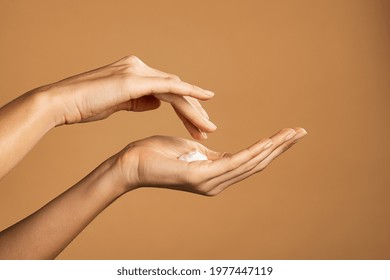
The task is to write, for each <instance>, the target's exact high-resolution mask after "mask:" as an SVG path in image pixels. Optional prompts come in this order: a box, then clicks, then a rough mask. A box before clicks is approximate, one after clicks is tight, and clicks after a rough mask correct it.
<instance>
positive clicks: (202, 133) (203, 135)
mask: <svg viewBox="0 0 390 280" xmlns="http://www.w3.org/2000/svg"><path fill="white" fill-rule="evenodd" d="M200 134H201V135H202V137H203V138H204V139H207V134H206V133H205V132H203V131H201V132H200Z"/></svg>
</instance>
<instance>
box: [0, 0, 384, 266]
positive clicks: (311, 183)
mask: <svg viewBox="0 0 390 280" xmlns="http://www.w3.org/2000/svg"><path fill="white" fill-rule="evenodd" d="M389 12H390V2H389V1H385V0H383V1H379V0H366V1H358V0H351V1H347V0H337V1H336V0H335V1H311V0H307V1H242V0H241V1H49V0H47V1H43V0H41V1H27V0H26V1H16V0H15V1H14V0H1V2H0V77H1V82H0V104H2V105H3V104H5V103H7V102H8V101H10V100H12V99H13V98H15V97H17V96H18V95H20V94H22V93H24V92H26V91H28V90H29V89H32V88H34V87H37V86H40V85H43V84H47V83H50V82H53V81H56V80H59V79H62V78H64V77H67V76H70V75H73V74H76V73H79V72H83V71H86V70H89V69H92V68H96V67H99V66H101V65H104V64H108V63H110V62H112V61H114V60H117V59H119V58H121V57H123V56H125V55H127V54H135V55H137V56H139V57H140V58H141V59H143V60H144V61H145V62H146V63H148V64H149V65H151V66H153V67H156V68H159V69H161V70H164V71H166V72H171V73H175V74H177V75H179V76H180V77H181V78H182V79H183V80H186V81H188V82H191V83H195V84H197V85H199V86H202V87H204V88H208V89H211V90H213V91H215V92H216V97H215V98H214V99H213V100H212V101H209V102H207V103H204V107H205V108H207V110H208V112H209V113H210V115H211V118H212V120H214V121H215V123H216V124H217V125H218V126H219V130H218V131H217V132H216V133H214V134H213V135H211V136H210V138H209V140H207V141H205V144H206V145H207V146H209V147H211V148H213V149H216V150H226V151H231V152H233V151H237V150H239V149H241V148H242V147H245V146H246V145H249V144H251V143H252V142H254V141H256V140H257V139H259V138H262V137H267V136H269V135H270V134H272V133H274V132H275V131H277V130H279V129H280V128H282V127H289V126H298V125H299V126H303V127H305V128H306V129H307V131H308V132H309V135H308V136H307V137H306V138H305V139H304V140H303V141H302V142H301V143H299V145H297V146H296V147H294V149H293V150H291V151H289V152H288V153H287V154H285V155H284V156H283V157H282V158H279V159H278V160H277V162H275V163H273V164H272V166H271V167H269V169H267V170H265V171H264V172H263V173H261V174H258V175H256V176H254V177H252V178H250V179H248V180H246V181H244V182H241V183H239V184H237V185H235V186H234V187H232V188H230V189H229V190H227V191H226V192H224V193H223V194H221V195H220V196H218V197H215V198H206V197H200V196H196V195H192V194H187V193H180V192H174V191H168V190H156V189H141V190H137V191H135V192H133V193H129V194H127V195H126V196H124V197H122V198H120V199H119V200H118V201H117V202H115V204H113V205H112V206H111V207H109V208H108V209H107V210H106V211H105V212H104V213H102V214H101V215H100V216H99V217H98V218H97V219H96V220H95V221H94V222H93V223H92V224H91V225H90V226H89V227H88V228H87V229H86V230H85V231H84V232H83V233H82V234H81V235H80V236H79V237H77V238H76V240H75V241H74V242H73V243H72V244H71V245H70V246H69V247H68V248H67V249H66V250H65V251H64V252H63V253H62V254H61V255H60V258H61V259H73V258H76V259H84V258H88V259H101V258H103V259H111V258H115V259H122V258H123V259H172V258H173V259H176V258H177V259H182V258H185V259H242V258H244V259H346V258H347V259H389V258H390V221H389V215H390V203H389V201H390V188H389V187H390V175H389V167H390V160H389V158H390V152H389V151H390V150H389V136H390V133H389V94H390V75H389V74H390V55H389V50H390V17H389V16H390V14H389ZM153 134H165V135H173V136H180V137H189V135H188V134H187V132H186V131H185V129H184V127H183V126H182V125H181V123H180V121H179V120H178V119H177V117H176V116H175V115H174V113H173V110H172V109H171V108H170V107H169V106H168V105H164V106H163V107H162V108H161V109H160V110H157V111H154V112H148V113H125V112H122V113H118V114H116V115H115V116H112V117H111V118H109V119H108V120H105V121H103V122H98V123H92V124H82V125H73V126H67V127H61V128H56V129H55V130H53V131H51V132H50V133H49V134H48V135H47V136H46V137H45V138H44V139H43V140H42V141H41V142H40V143H39V145H38V146H36V148H35V149H34V150H33V151H32V152H31V153H30V154H29V155H28V156H27V157H26V158H25V159H24V161H23V162H21V163H20V164H19V165H18V166H17V168H15V169H14V170H13V171H12V172H11V173H10V174H8V175H7V176H6V177H5V178H4V179H3V180H2V181H1V182H0V201H1V202H0V228H5V227H7V226H9V225H11V224H13V223H15V222H16V221H18V220H20V219H22V218H23V217H25V216H26V215H28V214H30V213H32V212H33V211H35V210H37V209H38V208H39V207H41V206H42V205H44V204H45V203H47V202H48V201H49V200H50V199H52V198H53V197H55V196H57V195H59V194H60V193H61V192H62V191H64V190H65V189H67V188H68V187H70V186H71V185H73V184H74V183H76V182H77V181H78V180H80V179H81V178H82V177H83V176H85V175H86V174H87V173H88V172H89V171H90V170H92V169H93V168H94V167H95V166H97V165H98V164H99V163H100V162H102V161H103V160H104V159H106V158H107V157H109V156H110V155H111V154H113V153H115V152H117V151H118V150H119V149H121V148H122V147H123V146H125V145H126V144H127V143H129V142H131V141H133V140H136V139H140V138H144V137H147V136H150V135H153ZM0 148H1V147H0Z"/></svg>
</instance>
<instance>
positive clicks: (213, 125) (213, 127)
mask: <svg viewBox="0 0 390 280" xmlns="http://www.w3.org/2000/svg"><path fill="white" fill-rule="evenodd" d="M209 126H210V127H211V128H212V129H217V126H216V125H215V124H213V123H212V122H211V121H209Z"/></svg>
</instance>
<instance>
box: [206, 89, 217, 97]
mask: <svg viewBox="0 0 390 280" xmlns="http://www.w3.org/2000/svg"><path fill="white" fill-rule="evenodd" d="M203 91H204V92H205V93H206V94H207V95H208V96H214V92H212V91H209V90H207V89H204V90H203Z"/></svg>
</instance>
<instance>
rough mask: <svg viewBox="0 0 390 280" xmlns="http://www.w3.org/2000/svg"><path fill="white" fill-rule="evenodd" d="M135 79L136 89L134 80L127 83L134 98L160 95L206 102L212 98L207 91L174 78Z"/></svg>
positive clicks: (147, 77)
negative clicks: (171, 95)
mask: <svg viewBox="0 0 390 280" xmlns="http://www.w3.org/2000/svg"><path fill="white" fill-rule="evenodd" d="M136 79H138V81H137V84H138V88H137V89H135V88H134V87H133V85H134V80H132V79H129V81H128V82H129V84H128V88H129V89H131V92H132V95H135V96H136V98H138V97H141V96H143V95H156V94H162V93H172V94H175V95H179V96H191V97H194V98H196V99H200V100H208V99H210V98H212V97H213V96H214V93H213V92H211V91H209V90H205V89H202V88H200V87H198V86H195V85H191V84H189V83H186V82H183V81H180V79H178V78H175V77H156V76H142V77H137V78H136ZM129 92H130V90H129ZM133 98H134V97H133Z"/></svg>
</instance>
